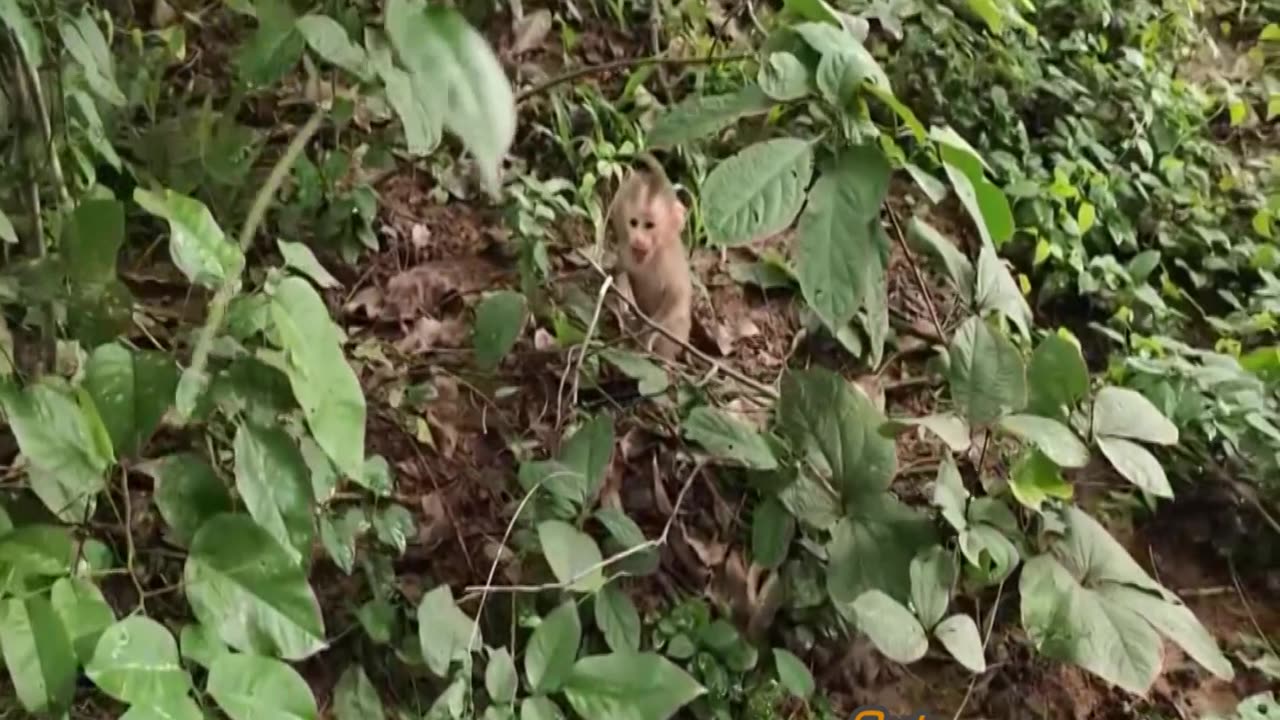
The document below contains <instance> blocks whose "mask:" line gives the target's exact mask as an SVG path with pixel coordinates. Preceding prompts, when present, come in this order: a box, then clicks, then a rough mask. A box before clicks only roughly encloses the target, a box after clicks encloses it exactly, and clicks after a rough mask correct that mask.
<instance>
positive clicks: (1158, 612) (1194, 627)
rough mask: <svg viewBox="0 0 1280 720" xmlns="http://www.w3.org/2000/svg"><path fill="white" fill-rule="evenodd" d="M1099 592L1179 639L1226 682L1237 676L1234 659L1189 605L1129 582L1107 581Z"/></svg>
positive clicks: (1196, 658)
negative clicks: (1132, 585)
mask: <svg viewBox="0 0 1280 720" xmlns="http://www.w3.org/2000/svg"><path fill="white" fill-rule="evenodd" d="M1100 592H1101V593H1102V595H1104V596H1105V597H1107V598H1108V599H1109V600H1111V601H1112V602H1116V603H1119V604H1121V605H1124V606H1126V607H1128V608H1129V609H1130V610H1133V611H1134V612H1136V613H1137V614H1139V615H1141V616H1142V617H1143V618H1145V619H1146V620H1147V622H1149V623H1151V624H1152V626H1154V627H1155V629H1156V630H1157V631H1158V632H1159V633H1160V634H1161V635H1164V636H1165V637H1167V638H1169V639H1170V640H1172V641H1173V642H1175V643H1177V644H1178V647H1180V648H1182V649H1183V650H1185V651H1186V653H1187V654H1188V655H1190V656H1191V657H1192V658H1194V659H1195V661H1196V662H1198V663H1200V664H1201V665H1203V666H1204V667H1205V669H1207V670H1208V671H1209V672H1211V673H1213V674H1214V675H1216V676H1218V678H1220V679H1222V680H1225V681H1227V682H1230V681H1231V680H1233V679H1234V678H1235V670H1234V669H1233V668H1232V667H1231V661H1230V660H1228V659H1227V658H1226V656H1224V655H1223V654H1222V651H1221V650H1220V649H1218V643H1217V642H1216V641H1215V640H1214V639H1213V635H1211V634H1210V633H1209V631H1208V630H1206V629H1205V627H1204V626H1203V625H1201V624H1200V621H1199V620H1197V619H1196V616H1195V615H1193V614H1192V613H1191V610H1189V609H1188V608H1187V606H1186V605H1183V604H1182V603H1181V602H1178V601H1176V600H1166V599H1164V598H1161V597H1159V596H1156V595H1152V594H1151V593H1149V592H1145V591H1142V590H1138V589H1136V588H1133V587H1130V586H1128V585H1119V584H1113V583H1108V584H1107V585H1105V586H1103V587H1102V589H1101V590H1100Z"/></svg>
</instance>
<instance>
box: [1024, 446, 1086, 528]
mask: <svg viewBox="0 0 1280 720" xmlns="http://www.w3.org/2000/svg"><path fill="white" fill-rule="evenodd" d="M1009 489H1010V490H1012V491H1013V496H1014V497H1015V498H1017V500H1018V502H1020V503H1022V505H1024V506H1025V507H1028V508H1030V509H1032V510H1035V511H1036V512H1040V509H1041V507H1042V506H1043V505H1044V503H1045V501H1047V500H1048V499H1049V498H1058V499H1060V500H1070V499H1071V497H1072V495H1074V493H1075V491H1074V489H1073V488H1072V486H1071V485H1069V484H1067V481H1066V480H1064V479H1063V478H1062V472H1061V470H1059V468H1058V466H1057V465H1055V464H1054V462H1053V461H1052V460H1050V459H1049V458H1047V457H1045V456H1044V455H1043V454H1042V453H1041V452H1040V451H1038V450H1036V449H1034V448H1032V449H1029V450H1027V451H1026V452H1024V453H1023V454H1022V457H1021V458H1019V459H1018V461H1017V462H1016V463H1014V465H1013V468H1012V469H1011V470H1010V471H1009Z"/></svg>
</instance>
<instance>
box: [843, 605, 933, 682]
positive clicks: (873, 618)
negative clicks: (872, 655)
mask: <svg viewBox="0 0 1280 720" xmlns="http://www.w3.org/2000/svg"><path fill="white" fill-rule="evenodd" d="M853 611H854V613H855V614H856V615H857V618H858V629H859V630H861V631H862V632H864V633H866V634H867V636H868V637H870V638H871V642H873V643H875V646H876V649H877V650H879V651H880V652H881V653H883V654H884V656H885V657H887V658H889V659H890V660H893V661H895V662H900V663H903V664H907V663H913V662H915V661H917V660H919V659H920V658H922V657H924V654H925V653H926V652H928V650H929V639H928V638H927V637H925V634H924V628H922V627H920V621H919V620H916V617H915V615H912V614H911V611H910V610H908V609H907V608H906V607H904V606H903V605H902V603H900V602H898V601H897V600H894V599H893V598H892V597H890V596H888V595H886V594H885V593H883V592H880V591H879V590H869V591H867V592H865V593H863V594H862V595H859V596H858V599H857V600H855V601H854V603H853Z"/></svg>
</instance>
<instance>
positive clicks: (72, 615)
mask: <svg viewBox="0 0 1280 720" xmlns="http://www.w3.org/2000/svg"><path fill="white" fill-rule="evenodd" d="M49 601H50V603H51V604H52V605H53V609H54V611H55V612H57V613H58V617H59V618H61V620H62V625H63V627H65V628H66V630H67V636H68V638H70V640H71V645H72V647H73V648H74V649H75V651H76V657H77V658H79V660H80V662H82V663H87V662H88V661H89V659H90V658H92V657H93V652H94V650H95V649H96V648H97V646H98V638H99V637H100V636H101V635H102V631H103V630H106V629H107V628H108V627H110V626H111V625H112V624H113V623H115V621H116V614H115V611H114V610H112V609H111V606H110V605H108V604H107V600H106V598H104V597H103V596H102V591H101V590H99V589H98V586H97V585H94V584H93V583H92V582H90V581H89V580H86V579H84V578H78V577H69V578H58V581H57V582H55V583H54V584H53V589H52V591H51V592H50V594H49Z"/></svg>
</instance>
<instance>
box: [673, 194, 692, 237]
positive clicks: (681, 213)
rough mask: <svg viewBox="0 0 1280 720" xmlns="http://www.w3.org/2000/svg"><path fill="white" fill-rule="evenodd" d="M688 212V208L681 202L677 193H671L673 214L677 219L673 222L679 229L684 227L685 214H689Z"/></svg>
mask: <svg viewBox="0 0 1280 720" xmlns="http://www.w3.org/2000/svg"><path fill="white" fill-rule="evenodd" d="M687 212H688V210H687V209H686V208H685V206H684V203H682V202H680V198H679V197H678V196H677V195H676V194H675V193H672V194H671V216H672V217H673V218H674V220H675V222H674V223H673V224H674V225H675V227H676V230H677V231H680V230H683V229H684V221H685V215H686V214H687Z"/></svg>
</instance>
